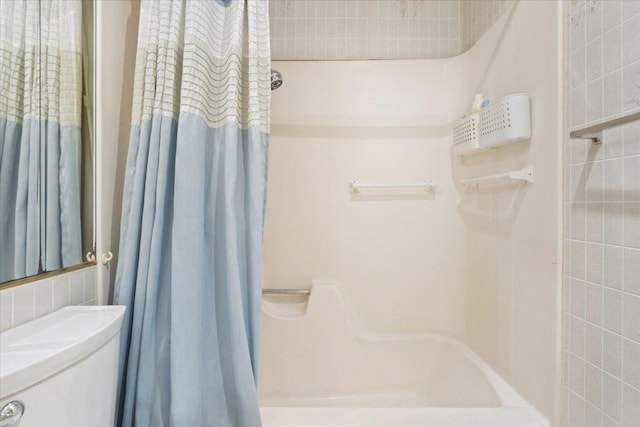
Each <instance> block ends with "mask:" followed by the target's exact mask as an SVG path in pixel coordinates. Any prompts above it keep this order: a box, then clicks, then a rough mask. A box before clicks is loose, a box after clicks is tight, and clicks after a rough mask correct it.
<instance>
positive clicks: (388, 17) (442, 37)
mask: <svg viewBox="0 0 640 427" xmlns="http://www.w3.org/2000/svg"><path fill="white" fill-rule="evenodd" d="M513 3H514V0H481V1H480V0H271V2H270V10H269V14H270V24H271V56H272V58H273V59H274V60H287V59H289V60H293V59H303V60H304V59H306V60H314V59H315V60H322V59H328V60H341V59H394V58H395V59H398V58H447V57H451V56H455V55H458V54H460V53H462V52H464V51H466V50H468V49H469V48H470V47H471V46H473V44H474V43H475V42H476V41H478V39H480V37H482V35H483V34H484V33H485V32H486V31H487V30H488V29H489V27H491V25H493V23H494V22H496V21H497V20H498V18H499V17H500V16H502V14H503V13H504V12H505V11H507V10H508V9H509V7H510V6H511V5H512V4H513Z"/></svg>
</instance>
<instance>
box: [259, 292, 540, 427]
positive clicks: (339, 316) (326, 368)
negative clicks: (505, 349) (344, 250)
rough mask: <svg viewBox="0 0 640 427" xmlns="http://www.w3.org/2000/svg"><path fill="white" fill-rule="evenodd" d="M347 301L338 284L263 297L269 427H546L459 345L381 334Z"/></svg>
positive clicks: (263, 384) (263, 389) (262, 388)
mask: <svg viewBox="0 0 640 427" xmlns="http://www.w3.org/2000/svg"><path fill="white" fill-rule="evenodd" d="M347 307H348V304H347V302H346V301H345V299H344V297H343V295H342V294H341V292H340V285H339V283H337V282H332V281H324V282H319V281H318V282H314V283H313V284H312V288H311V295H310V296H309V297H308V298H307V297H291V296H265V297H264V298H263V305H262V308H263V310H262V313H263V317H262V322H263V323H262V325H263V326H262V341H261V358H260V377H259V389H258V390H259V396H260V404H261V413H262V420H263V426H264V427H285V426H287V427H294V426H295V427H305V426H373V427H383V426H384V427H392V426H393V427H403V426H422V427H430V426H434V427H435V426H438V427H443V426H456V427H467V426H468V427H472V426H473V427H480V426H486V427H489V426H490V427H502V426H504V427H507V426H508V427H548V426H549V422H548V421H547V420H546V419H545V418H544V417H543V416H542V415H541V414H540V413H539V412H538V411H537V410H536V409H535V408H533V407H532V406H531V405H529V404H528V403H527V402H526V401H525V400H524V399H523V398H522V397H521V396H520V395H518V393H517V392H516V391H515V390H513V388H511V387H510V386H509V384H507V383H506V382H505V381H504V380H503V379H502V378H500V376H498V375H497V374H496V373H495V372H493V371H492V369H491V368H490V367H489V366H488V365H487V364H486V363H484V362H483V361H482V360H481V359H480V358H479V357H478V356H476V355H475V354H474V353H473V352H472V351H471V350H470V349H469V348H468V347H466V346H465V345H464V344H462V343H461V342H459V341H457V340H455V339H452V338H448V337H442V336H434V335H422V334H381V333H374V332H371V331H368V330H366V329H364V328H362V327H361V326H360V325H359V324H358V322H356V321H354V319H353V318H352V317H351V316H350V313H352V312H353V311H352V310H349V309H348V308H347Z"/></svg>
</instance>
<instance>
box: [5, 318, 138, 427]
mask: <svg viewBox="0 0 640 427" xmlns="http://www.w3.org/2000/svg"><path fill="white" fill-rule="evenodd" d="M124 312H125V307H123V306H77V307H76V306H70V307H65V308H63V309H61V310H58V311H56V312H53V313H51V314H49V315H46V316H44V317H41V318H39V319H36V320H34V321H31V322H28V323H25V324H23V325H20V326H18V327H15V328H13V329H9V330H7V331H5V332H2V333H0V427H9V426H12V427H42V426H53V427H113V425H114V417H115V401H116V384H117V374H118V357H119V355H118V352H119V346H120V329H121V327H122V321H123V316H124Z"/></svg>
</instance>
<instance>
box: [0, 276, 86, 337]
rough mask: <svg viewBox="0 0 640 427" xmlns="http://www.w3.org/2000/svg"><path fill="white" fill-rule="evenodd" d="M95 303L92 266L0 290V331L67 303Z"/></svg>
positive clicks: (40, 315)
mask: <svg viewBox="0 0 640 427" xmlns="http://www.w3.org/2000/svg"><path fill="white" fill-rule="evenodd" d="M95 303H96V267H89V268H84V269H82V270H77V271H73V272H71V273H67V274H61V275H59V276H54V277H51V278H47V279H44V280H38V281H35V282H31V283H28V284H25V285H20V286H16V287H13V288H9V289H4V290H0V331H4V330H7V329H10V328H12V327H15V326H18V325H21V324H23V323H26V322H28V321H30V320H33V319H37V318H38V317H42V316H44V315H46V314H49V313H51V312H53V311H56V310H58V309H60V308H62V307H65V306H67V305H93V304H95Z"/></svg>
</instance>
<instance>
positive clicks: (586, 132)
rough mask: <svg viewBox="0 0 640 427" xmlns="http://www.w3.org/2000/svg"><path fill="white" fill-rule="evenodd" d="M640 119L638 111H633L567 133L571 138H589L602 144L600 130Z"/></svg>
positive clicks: (595, 142)
mask: <svg viewBox="0 0 640 427" xmlns="http://www.w3.org/2000/svg"><path fill="white" fill-rule="evenodd" d="M636 120H640V113H633V114H629V115H627V116H623V117H618V118H617V119H613V120H608V121H606V122H603V123H600V124H597V125H593V126H589V127H586V128H582V129H578V130H574V131H573V132H571V133H570V134H569V138H571V139H590V140H591V142H593V143H594V144H602V131H603V130H605V129H609V128H612V127H616V126H621V125H624V124H626V123H630V122H633V121H636Z"/></svg>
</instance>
